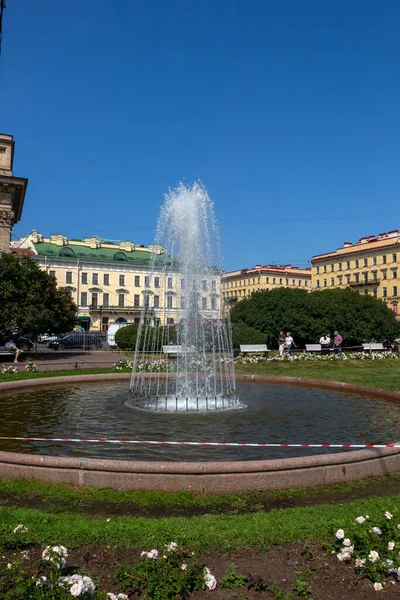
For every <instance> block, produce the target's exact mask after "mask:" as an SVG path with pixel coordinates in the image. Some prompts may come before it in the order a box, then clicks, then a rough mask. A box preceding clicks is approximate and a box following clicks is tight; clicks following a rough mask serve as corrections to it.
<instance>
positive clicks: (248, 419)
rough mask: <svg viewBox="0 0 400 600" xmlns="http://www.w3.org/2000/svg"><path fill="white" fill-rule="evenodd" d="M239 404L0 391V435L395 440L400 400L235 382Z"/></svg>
mask: <svg viewBox="0 0 400 600" xmlns="http://www.w3.org/2000/svg"><path fill="white" fill-rule="evenodd" d="M237 387H238V395H239V398H240V400H241V401H242V402H243V403H244V404H246V405H247V408H246V409H242V410H232V411H228V412H208V413H188V414H185V413H183V414H176V413H174V414H165V413H157V412H146V411H143V410H136V409H133V408H130V407H129V406H127V405H126V401H127V396H128V383H127V382H121V383H114V382H104V383H99V384H93V383H91V384H84V383H82V384H74V385H71V386H64V387H49V388H47V389H46V388H42V389H40V390H39V389H32V390H30V391H24V392H18V393H17V392H14V393H9V392H7V393H3V394H1V395H0V411H1V422H0V436H15V437H57V438H59V437H68V438H95V439H103V438H112V439H130V440H132V439H136V440H172V441H207V442H208V441H210V442H251V443H259V442H272V443H280V442H286V443H304V442H306V443H339V444H341V443H391V442H395V441H398V440H399V439H400V405H398V404H397V403H395V402H392V401H387V400H381V399H379V398H372V397H368V396H359V395H357V394H349V393H343V392H338V391H332V390H324V389H319V388H308V387H300V386H287V385H275V384H268V385H264V384H263V385H260V384H251V383H241V384H238V386H237ZM0 450H7V451H12V452H24V453H34V454H51V455H59V456H83V457H97V458H112V459H128V460H129V459H131V460H154V461H157V460H167V461H169V460H174V461H178V460H184V461H201V460H208V461H215V460H217V461H222V460H255V459H257V460H260V459H272V458H284V457H292V456H299V455H301V456H303V455H305V454H306V455H310V454H321V453H323V452H327V451H332V450H329V449H301V448H300V449H299V448H297V449H292V448H276V449H275V448H274V449H271V448H243V447H236V448H235V447H226V448H216V447H205V446H198V447H189V446H183V447H171V446H145V445H144V446H136V445H135V446H132V445H129V446H128V445H109V444H74V443H61V442H60V443H50V442H20V441H4V440H0Z"/></svg>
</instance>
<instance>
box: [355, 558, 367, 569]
mask: <svg viewBox="0 0 400 600" xmlns="http://www.w3.org/2000/svg"><path fill="white" fill-rule="evenodd" d="M365 563H366V559H365V558H356V560H355V562H354V566H355V568H356V569H360V568H361V567H364V566H365Z"/></svg>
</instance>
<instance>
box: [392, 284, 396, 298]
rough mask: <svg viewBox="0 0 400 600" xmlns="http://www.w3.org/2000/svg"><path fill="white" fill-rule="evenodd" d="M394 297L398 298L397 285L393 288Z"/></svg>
mask: <svg viewBox="0 0 400 600" xmlns="http://www.w3.org/2000/svg"><path fill="white" fill-rule="evenodd" d="M392 296H397V285H394V286H393V292H392Z"/></svg>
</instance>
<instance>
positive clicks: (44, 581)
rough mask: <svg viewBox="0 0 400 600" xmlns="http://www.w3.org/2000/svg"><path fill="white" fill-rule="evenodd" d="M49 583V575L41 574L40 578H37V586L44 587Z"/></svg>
mask: <svg viewBox="0 0 400 600" xmlns="http://www.w3.org/2000/svg"><path fill="white" fill-rule="evenodd" d="M46 584H47V577H46V576H45V575H41V576H40V577H39V579H37V580H36V585H37V587H43V586H44V585H46Z"/></svg>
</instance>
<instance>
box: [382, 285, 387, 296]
mask: <svg viewBox="0 0 400 600" xmlns="http://www.w3.org/2000/svg"><path fill="white" fill-rule="evenodd" d="M382 298H387V288H385V287H384V288H382Z"/></svg>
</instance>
